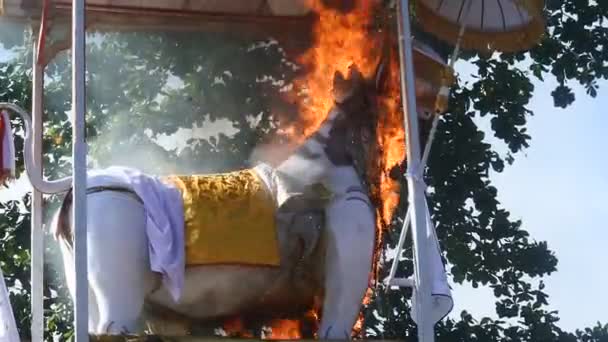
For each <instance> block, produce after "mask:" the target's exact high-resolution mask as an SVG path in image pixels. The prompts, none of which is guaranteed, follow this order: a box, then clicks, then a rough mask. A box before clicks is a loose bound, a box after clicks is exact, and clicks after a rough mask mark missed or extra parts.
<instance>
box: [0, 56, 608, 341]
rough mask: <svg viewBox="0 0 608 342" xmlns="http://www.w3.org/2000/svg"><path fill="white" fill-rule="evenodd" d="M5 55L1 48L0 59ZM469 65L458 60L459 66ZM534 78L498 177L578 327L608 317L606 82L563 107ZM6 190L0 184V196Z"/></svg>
mask: <svg viewBox="0 0 608 342" xmlns="http://www.w3.org/2000/svg"><path fill="white" fill-rule="evenodd" d="M6 56H7V55H6V51H2V50H1V49H0V61H1V60H3V59H5V58H6ZM467 70H469V69H468V68H467V67H466V66H462V65H461V66H460V67H459V68H458V71H459V72H461V73H462V74H466V72H467ZM535 86H536V90H535V96H534V98H533V100H532V103H531V105H530V109H532V110H533V111H534V113H535V116H533V117H531V118H530V119H529V124H528V131H529V133H530V135H531V136H532V139H533V140H532V142H531V147H530V148H529V149H527V150H526V151H525V154H520V155H518V156H517V158H516V162H515V164H514V165H512V166H510V167H508V168H507V169H506V170H505V171H504V172H503V173H502V174H496V175H494V176H493V181H494V182H495V184H496V186H497V188H498V189H499V198H500V200H501V202H502V204H503V206H504V207H505V208H506V209H508V210H510V211H511V213H512V215H513V218H515V219H522V220H523V222H524V229H526V230H528V231H529V232H530V233H531V235H532V237H533V238H534V239H536V240H546V241H548V243H549V247H550V248H551V249H552V250H553V251H554V252H555V253H556V255H557V257H558V259H559V264H558V271H557V272H556V273H554V274H553V275H551V276H550V277H548V278H547V279H545V283H546V284H547V288H546V291H547V292H548V293H549V295H550V296H551V298H550V303H551V305H550V308H551V309H555V310H559V312H560V313H559V316H560V317H561V321H560V323H559V325H560V326H561V327H563V328H565V329H567V330H573V329H575V328H582V327H586V326H590V325H593V324H595V322H596V321H598V320H600V321H603V322H608V313H605V311H604V308H606V307H608V298H607V297H605V296H602V294H603V291H604V287H605V285H604V284H606V283H608V274H607V273H606V272H603V268H602V267H601V266H599V265H600V263H601V262H603V261H605V260H608V249H606V248H605V243H606V241H608V230H606V229H605V228H606V227H605V226H606V222H608V201H607V200H606V198H605V196H606V194H608V173H607V172H606V171H605V170H608V156H607V154H606V153H605V152H604V149H605V148H606V147H608V134H607V132H606V130H607V129H608V116H606V114H604V113H603V111H602V108H608V99H607V97H606V96H605V94H606V92H608V89H606V88H607V87H608V84H602V86H603V88H601V89H600V92H599V95H598V98H596V99H591V98H589V97H588V96H587V95H586V94H585V93H584V91H583V90H582V89H576V97H577V100H576V102H575V104H574V105H573V106H571V107H569V108H568V109H565V110H563V109H557V108H555V107H553V103H552V98H551V96H550V92H551V90H552V89H553V86H554V83H553V82H552V81H551V80H549V81H546V82H538V81H537V82H535ZM488 140H489V141H491V142H492V143H497V142H495V141H494V140H493V139H492V138H491V137H488ZM497 144H499V143H497ZM17 188H21V189H23V186H17ZM7 195H9V194H8V193H7V192H6V191H2V192H0V197H2V198H5V196H7ZM10 195H13V196H14V195H16V194H15V193H12V194H10ZM454 296H455V298H454V299H455V302H456V307H455V310H454V313H455V314H458V313H459V312H460V310H462V309H467V310H469V311H470V312H472V313H474V314H475V316H477V317H482V316H495V311H494V299H493V296H492V294H491V292H490V291H489V290H488V289H475V290H473V289H471V288H468V287H456V289H455V293H454Z"/></svg>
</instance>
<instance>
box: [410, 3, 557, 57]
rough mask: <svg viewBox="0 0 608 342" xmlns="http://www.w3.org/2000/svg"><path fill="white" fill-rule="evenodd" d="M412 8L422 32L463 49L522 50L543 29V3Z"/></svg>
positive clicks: (417, 4) (531, 44)
mask: <svg viewBox="0 0 608 342" xmlns="http://www.w3.org/2000/svg"><path fill="white" fill-rule="evenodd" d="M415 5H416V7H415V11H416V17H417V18H418V22H419V23H420V24H421V26H422V28H423V30H424V31H426V32H428V33H431V34H433V35H435V36H437V37H438V38H439V39H442V40H445V41H447V42H448V43H452V44H457V43H460V45H461V46H462V47H463V48H466V49H475V50H482V51H483V50H499V51H504V52H515V51H521V50H525V49H528V48H530V47H532V46H534V44H536V43H537V42H538V39H539V38H540V37H541V36H542V34H543V33H544V30H545V23H544V18H543V16H542V10H543V6H544V0H416V1H415ZM463 29H464V30H465V32H464V34H463V33H462V31H463ZM459 35H460V36H461V37H460V38H459ZM459 40H460V42H459Z"/></svg>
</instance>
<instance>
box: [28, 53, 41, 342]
mask: <svg viewBox="0 0 608 342" xmlns="http://www.w3.org/2000/svg"><path fill="white" fill-rule="evenodd" d="M37 51H38V49H37V46H36V44H35V43H34V49H33V52H32V57H33V66H32V68H33V72H32V74H33V75H32V78H33V79H32V130H33V134H32V138H33V140H32V144H33V153H34V165H35V168H34V170H31V172H38V173H39V175H41V176H42V167H43V166H42V125H43V123H42V107H43V105H42V98H43V92H44V66H43V65H40V64H38V63H37V60H38V56H37ZM31 220H32V221H31V226H32V228H31V253H32V269H31V274H30V279H31V282H32V300H31V304H30V308H31V310H32V325H31V334H32V341H34V342H42V341H43V340H44V297H43V295H44V294H43V286H44V232H43V230H42V193H41V192H40V191H38V190H36V188H33V191H32V218H31Z"/></svg>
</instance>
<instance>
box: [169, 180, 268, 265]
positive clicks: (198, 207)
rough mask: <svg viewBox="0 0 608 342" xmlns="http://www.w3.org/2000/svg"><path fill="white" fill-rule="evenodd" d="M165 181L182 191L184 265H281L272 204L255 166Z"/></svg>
mask: <svg viewBox="0 0 608 342" xmlns="http://www.w3.org/2000/svg"><path fill="white" fill-rule="evenodd" d="M164 181H165V182H167V183H169V184H173V185H174V186H175V187H177V189H179V191H180V192H181V194H182V198H183V202H184V220H185V230H186V231H185V240H186V241H185V245H186V265H187V266H195V265H209V264H248V265H267V266H278V265H279V262H280V256H279V246H278V239H277V231H276V222H275V211H276V206H275V205H274V201H273V199H272V197H271V196H270V194H269V193H268V192H267V191H266V188H265V186H264V184H263V182H262V180H261V179H260V178H259V177H258V176H257V174H256V173H255V172H254V171H253V170H241V171H236V172H230V173H224V174H212V175H192V176H168V177H165V178H164Z"/></svg>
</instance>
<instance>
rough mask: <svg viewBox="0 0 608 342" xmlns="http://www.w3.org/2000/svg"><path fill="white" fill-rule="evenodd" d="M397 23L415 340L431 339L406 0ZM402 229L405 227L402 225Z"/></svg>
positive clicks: (399, 11)
mask: <svg viewBox="0 0 608 342" xmlns="http://www.w3.org/2000/svg"><path fill="white" fill-rule="evenodd" d="M398 6H399V10H398V13H397V15H398V24H399V50H400V54H399V60H400V64H401V98H402V100H403V110H404V120H405V128H406V140H405V141H406V149H407V165H408V167H407V174H406V176H407V185H408V193H409V198H408V201H409V209H410V210H411V218H412V220H411V225H412V237H413V242H414V280H415V284H414V285H415V287H414V291H416V297H417V300H416V307H414V308H412V309H413V310H416V317H417V326H418V341H420V342H432V341H434V339H435V336H434V323H433V322H432V321H431V320H430V315H429V314H428V311H429V309H430V307H431V292H430V289H431V282H430V279H429V275H430V274H429V272H428V271H429V268H428V258H427V251H426V249H425V247H426V244H425V239H426V216H425V212H424V211H425V206H424V201H425V197H424V196H425V194H424V191H425V189H424V183H423V182H422V168H421V161H420V137H419V133H418V115H417V113H416V95H415V83H414V66H413V60H414V59H413V53H412V34H411V28H410V14H409V1H408V0H401V1H399V2H398ZM404 229H405V227H404Z"/></svg>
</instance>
